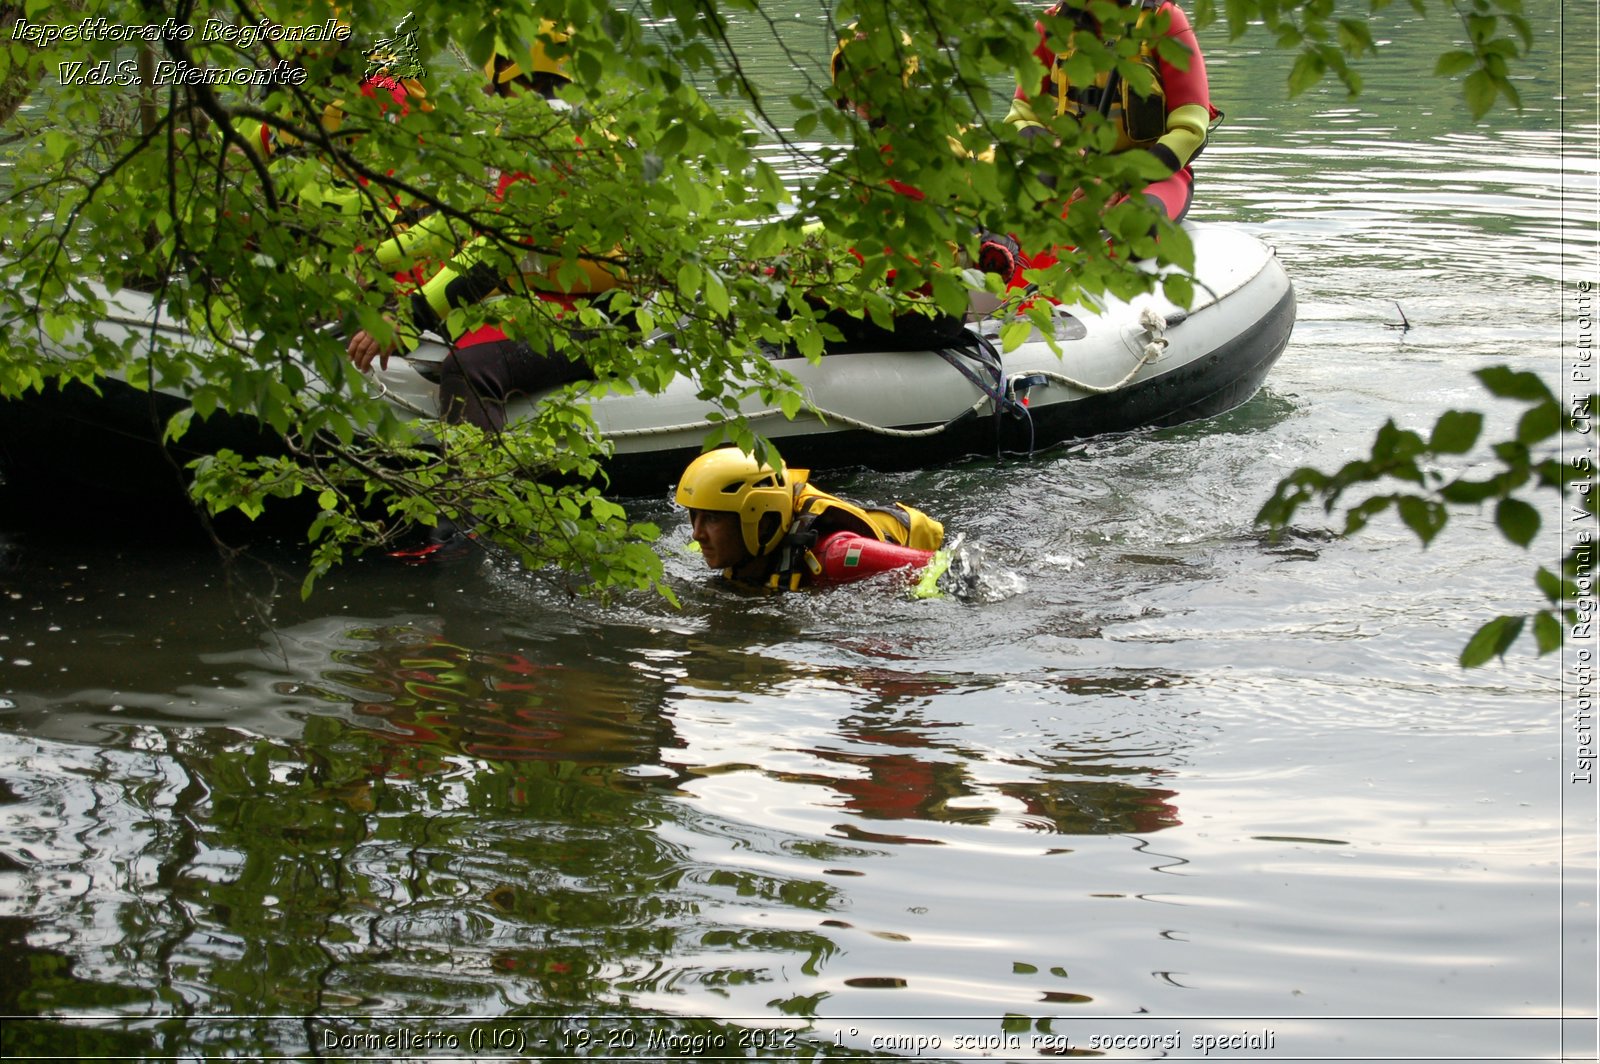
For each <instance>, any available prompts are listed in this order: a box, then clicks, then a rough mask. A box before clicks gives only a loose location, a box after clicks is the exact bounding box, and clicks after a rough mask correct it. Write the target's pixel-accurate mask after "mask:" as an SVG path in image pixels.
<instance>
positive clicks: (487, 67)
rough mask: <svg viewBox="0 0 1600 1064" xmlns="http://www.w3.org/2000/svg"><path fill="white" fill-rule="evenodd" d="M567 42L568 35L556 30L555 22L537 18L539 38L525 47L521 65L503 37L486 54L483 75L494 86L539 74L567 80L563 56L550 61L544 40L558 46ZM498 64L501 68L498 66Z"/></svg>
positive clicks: (565, 63)
mask: <svg viewBox="0 0 1600 1064" xmlns="http://www.w3.org/2000/svg"><path fill="white" fill-rule="evenodd" d="M571 39H572V34H571V33H570V32H566V33H564V32H562V31H560V30H557V29H556V24H555V22H554V21H552V20H551V19H547V18H546V19H540V20H539V36H537V37H535V38H534V39H533V42H532V43H531V44H529V45H528V59H527V62H526V63H524V62H523V61H522V60H521V59H519V58H518V57H517V54H516V52H515V51H513V50H512V48H511V46H510V45H508V44H506V42H505V40H504V39H503V38H501V37H496V38H495V39H494V51H493V52H492V53H490V55H489V61H488V62H487V63H485V64H484V65H483V76H484V77H486V78H488V79H489V80H490V82H492V83H493V84H495V85H504V84H505V83H506V82H508V81H515V80H517V79H518V78H532V77H535V76H537V75H539V74H547V75H549V76H550V77H555V78H560V79H561V80H562V81H571V80H572V75H571V74H568V73H567V60H566V57H564V56H563V57H562V58H561V59H552V58H550V53H549V52H547V51H546V50H545V42H547V41H548V42H549V43H551V44H562V43H564V42H566V41H569V40H571ZM501 62H504V63H505V65H504V66H499V65H498V64H499V63H501Z"/></svg>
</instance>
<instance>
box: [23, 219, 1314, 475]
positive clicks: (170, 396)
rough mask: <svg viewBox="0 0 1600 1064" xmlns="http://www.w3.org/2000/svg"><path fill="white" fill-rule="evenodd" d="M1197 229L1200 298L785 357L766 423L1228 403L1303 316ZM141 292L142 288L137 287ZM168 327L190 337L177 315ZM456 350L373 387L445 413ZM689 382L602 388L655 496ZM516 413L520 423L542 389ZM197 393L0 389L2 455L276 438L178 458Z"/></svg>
mask: <svg viewBox="0 0 1600 1064" xmlns="http://www.w3.org/2000/svg"><path fill="white" fill-rule="evenodd" d="M1186 227H1187V228H1188V230H1189V234H1190V237H1191V239H1192V240H1193V243H1194V250H1195V279H1196V281H1197V284H1196V286H1195V291H1196V301H1195V303H1194V305H1193V306H1192V307H1189V308H1179V307H1176V306H1174V305H1172V304H1171V303H1170V302H1168V301H1167V300H1166V299H1165V298H1164V297H1163V296H1162V295H1160V294H1159V293H1153V294H1150V295H1145V296H1140V297H1137V298H1134V299H1133V300H1130V301H1122V300H1117V299H1107V300H1106V301H1105V302H1104V303H1103V304H1102V305H1099V306H1096V307H1093V308H1087V309H1086V308H1083V307H1073V308H1066V307H1057V308H1055V309H1054V313H1053V321H1052V324H1053V329H1054V340H1055V341H1056V344H1057V345H1058V346H1059V348H1060V351H1061V354H1060V355H1059V356H1058V355H1057V354H1056V352H1055V351H1054V350H1052V348H1051V344H1050V342H1049V339H1047V338H1046V337H1044V336H1042V335H1040V334H1039V333H1038V332H1037V330H1036V331H1035V332H1034V334H1033V336H1032V337H1030V338H1029V339H1028V340H1027V341H1026V342H1024V343H1022V344H1021V345H1020V346H1018V347H1017V348H1015V349H1013V350H1011V351H1008V352H1005V353H1003V354H1001V353H1000V351H999V343H998V334H999V330H1000V328H1001V325H1002V322H1000V321H998V320H994V319H984V320H978V321H975V322H973V323H972V324H970V325H969V326H968V332H969V334H970V338H971V339H970V343H965V344H964V345H962V346H960V347H957V348H955V349H951V350H946V351H938V352H935V351H880V352H865V353H856V354H830V355H827V356H826V357H824V358H822V359H821V360H820V361H819V362H816V363H810V362H807V361H806V360H804V359H798V358H795V359H785V360H783V363H782V365H783V367H784V368H785V369H786V370H788V371H789V372H790V373H792V374H793V375H794V377H795V378H796V379H797V380H798V381H799V382H800V384H801V386H802V388H803V389H804V395H805V399H806V402H807V404H808V405H807V406H806V408H804V409H802V410H801V412H800V413H799V414H797V415H796V416H795V417H794V418H792V419H790V418H787V417H785V416H784V415H783V414H782V412H780V411H778V410H776V409H767V408H763V407H759V406H755V405H751V406H747V407H746V408H745V409H744V413H745V414H746V415H747V416H748V417H749V418H750V419H751V421H752V423H753V424H754V426H755V428H756V430H757V431H759V432H761V433H762V434H764V435H766V436H767V437H769V438H771V439H773V440H774V441H776V442H777V444H778V446H779V448H780V449H781V450H782V452H783V455H784V457H785V460H787V461H789V462H791V463H793V464H795V465H798V466H803V467H806V468H810V469H813V470H826V469H830V468H840V467H847V466H861V465H866V466H869V467H873V468H883V469H904V468H917V467H923V466H928V465H932V464H937V463H940V462H945V461H952V460H956V459H959V458H963V457H967V456H971V455H985V454H987V455H993V454H995V453H997V452H1000V453H1008V454H1022V453H1030V452H1033V451H1038V450H1043V449H1045V448H1048V447H1050V446H1052V445H1055V444H1059V443H1062V442H1064V441H1067V440H1072V439H1079V438H1083V437H1086V436H1093V435H1099V434H1102V433H1109V432H1125V431H1129V430H1132V429H1138V428H1143V427H1151V426H1164V425H1174V424H1178V423H1181V422H1185V421H1192V420H1195V419H1198V418H1205V417H1210V416H1212V415H1215V414H1220V413H1223V412H1224V411H1227V410H1230V409H1232V408H1233V407H1236V406H1238V405H1239V404H1241V403H1243V402H1244V401H1245V400H1247V399H1249V398H1250V397H1251V396H1252V395H1254V394H1255V393H1256V391H1257V390H1258V389H1259V388H1260V386H1261V383H1262V381H1263V380H1264V379H1265V377H1266V375H1267V372H1268V370H1269V369H1270V368H1271V367H1272V364H1273V363H1274V362H1275V361H1276V360H1277V359H1278V357H1279V355H1281V354H1282V353H1283V350H1284V348H1285V347H1286V346H1287V344H1288V342H1289V333H1290V330H1291V329H1292V327H1293V325H1294V317H1295V301H1294V289H1293V286H1292V285H1291V284H1290V282H1289V278H1288V277H1287V275H1286V274H1285V273H1284V270H1283V268H1282V267H1281V265H1280V264H1279V263H1278V261H1277V259H1276V257H1275V256H1274V254H1273V253H1272V251H1271V250H1270V249H1269V248H1268V247H1267V246H1266V245H1264V244H1262V243H1261V242H1260V241H1258V240H1256V239H1255V238H1254V237H1252V236H1250V235H1248V234H1246V233H1244V232H1241V231H1239V230H1237V229H1234V228H1230V227H1227V226H1222V225H1214V224H1205V223H1187V225H1186ZM115 301H116V305H117V306H118V308H119V313H118V314H116V315H114V316H113V317H110V318H108V319H107V321H106V322H105V323H104V324H103V326H102V327H101V328H102V331H104V332H106V333H107V334H109V335H112V336H113V337H116V336H117V334H119V333H120V334H122V335H127V334H130V333H131V334H133V335H135V336H139V337H142V338H143V340H142V342H146V343H148V342H150V339H149V338H150V336H151V335H152V331H151V328H150V324H149V323H150V319H151V317H152V314H153V311H152V309H151V307H150V306H149V302H148V300H147V299H145V298H144V297H142V296H140V295H139V294H138V293H128V292H122V293H118V294H117V295H116V297H115ZM141 301H142V302H141ZM154 334H155V335H156V336H157V337H161V336H163V335H166V336H169V337H170V338H171V339H173V340H174V341H181V340H182V339H185V338H186V337H185V335H184V334H182V333H181V331H180V330H178V329H177V328H176V327H173V328H166V327H161V328H157V329H156V330H155V333H154ZM445 354H446V349H445V348H444V347H443V346H442V345H441V344H437V343H433V344H426V343H425V344H424V345H423V346H422V347H420V348H419V349H418V350H417V351H416V352H415V353H414V354H413V355H412V357H410V358H409V359H391V360H390V363H389V368H388V369H387V370H383V371H381V372H378V373H375V374H374V375H373V378H372V386H373V387H374V388H375V389H377V390H378V391H379V393H380V394H381V395H382V396H383V397H384V398H386V399H387V400H388V401H389V402H391V403H392V404H394V405H395V406H396V407H397V409H398V410H399V411H401V412H402V413H404V414H406V415H409V416H419V415H420V416H423V417H430V416H433V415H434V414H435V413H436V412H437V409H438V403H437V388H436V386H435V385H434V383H433V377H434V375H435V372H434V371H435V370H436V369H437V363H438V362H439V361H440V360H442V359H443V358H444V357H445ZM696 391H697V387H696V385H695V384H694V383H693V382H692V381H689V380H685V379H679V380H675V381H673V382H672V383H671V384H670V385H669V386H668V387H667V388H666V389H665V391H664V392H662V393H660V394H648V393H646V392H643V391H632V392H630V391H629V390H627V389H617V388H610V387H596V388H594V389H593V394H592V395H591V396H590V399H589V402H590V407H591V410H592V411H593V415H594V418H595V421H596V422H597V423H598V425H599V426H600V428H601V429H602V430H603V431H604V432H605V433H606V434H607V435H608V436H609V437H610V438H611V439H612V440H613V441H614V443H615V447H616V454H615V456H614V458H613V459H612V460H611V462H610V463H609V466H608V473H609V475H610V477H611V484H612V490H613V491H614V492H616V493H619V494H647V493H649V494H653V493H655V492H657V491H659V490H661V489H662V488H664V487H666V486H667V485H670V484H672V483H674V482H675V481H676V479H677V476H678V474H679V473H680V472H681V471H682V470H683V468H684V466H685V465H687V464H688V462H689V461H690V460H691V459H692V458H693V457H694V456H695V455H697V454H699V453H700V451H701V449H702V443H703V441H704V439H705V436H706V433H707V431H708V430H709V429H711V428H712V427H713V424H712V422H710V421H708V420H707V414H708V413H709V410H708V409H707V407H706V404H704V403H703V402H701V401H700V400H698V399H697V398H696V395H695V393H696ZM538 398H539V397H538V396H531V397H529V398H528V399H527V400H525V401H524V402H523V403H522V404H521V405H520V407H519V406H514V407H513V409H512V410H511V411H510V413H511V417H512V420H513V421H514V420H515V418H516V417H517V416H519V414H523V413H526V412H527V411H528V410H530V409H531V408H532V405H533V404H534V403H536V402H538ZM185 404H186V399H185V398H184V396H183V395H181V394H178V393H176V392H164V393H159V394H150V393H146V392H143V391H139V390H137V389H134V388H132V387H130V386H128V385H126V384H123V383H120V382H118V381H114V380H109V381H106V382H104V384H103V386H102V388H101V389H100V392H99V393H98V394H96V393H94V392H91V391H90V390H89V389H87V388H82V387H73V388H69V389H66V390H63V391H58V390H55V389H51V390H50V391H48V392H46V393H44V394H42V395H39V394H36V395H30V396H28V397H26V398H25V399H24V400H21V401H16V402H6V403H0V462H4V463H5V468H6V470H7V475H8V477H9V478H10V479H12V480H13V481H20V480H26V479H31V478H34V477H43V478H45V479H46V480H47V481H49V482H52V483H55V484H59V483H60V481H61V480H62V479H71V480H75V481H79V482H81V483H87V484H90V485H93V486H95V487H97V488H100V489H109V490H117V491H120V492H123V493H127V492H129V491H134V492H143V491H147V490H150V488H149V485H150V484H151V482H152V477H154V478H155V482H156V483H158V484H159V485H164V486H167V487H171V486H174V485H176V484H177V483H179V475H178V473H177V469H178V468H179V467H181V465H182V463H183V462H185V461H186V460H188V459H189V458H192V457H195V456H196V455H198V454H202V453H206V452H207V451H211V450H215V449H217V448H221V447H231V448H233V449H234V450H238V451H241V452H245V453H253V452H262V451H268V450H272V449H274V448H275V446H276V441H275V440H274V439H273V438H272V436H271V434H270V433H269V432H268V431H266V430H265V429H264V427H262V426H260V425H258V424H256V423H255V422H253V421H250V420H249V419H245V418H239V417H213V418H210V419H207V420H205V421H204V422H202V421H199V420H196V421H195V423H194V424H193V426H192V427H191V428H190V430H189V433H188V434H187V435H186V436H185V437H184V439H183V441H182V447H181V449H178V450H176V453H174V454H172V455H170V456H168V455H165V454H163V453H162V451H161V449H160V447H159V446H158V444H157V442H156V441H158V440H159V438H160V426H161V425H162V424H163V423H164V421H165V418H166V417H167V416H169V415H170V414H171V413H172V412H174V411H176V410H178V409H180V408H182V407H183V406H184V405H185Z"/></svg>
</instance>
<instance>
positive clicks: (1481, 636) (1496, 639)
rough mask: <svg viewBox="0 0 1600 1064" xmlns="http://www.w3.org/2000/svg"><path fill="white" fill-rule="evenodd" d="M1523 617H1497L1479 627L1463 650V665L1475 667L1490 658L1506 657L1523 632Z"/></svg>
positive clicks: (1470, 667) (1463, 666)
mask: <svg viewBox="0 0 1600 1064" xmlns="http://www.w3.org/2000/svg"><path fill="white" fill-rule="evenodd" d="M1522 625H1523V618H1521V617H1496V618H1495V619H1494V620H1492V621H1490V622H1489V623H1488V624H1486V625H1484V626H1483V627H1482V628H1479V629H1478V630H1477V632H1475V633H1474V634H1473V636H1472V638H1471V639H1469V640H1467V645H1466V647H1465V648H1463V649H1462V651H1461V658H1460V661H1461V667H1462V668H1463V669H1475V668H1477V667H1478V666H1480V665H1482V664H1484V663H1485V662H1487V661H1488V660H1489V659H1490V658H1503V657H1505V653H1506V650H1507V649H1508V648H1509V647H1510V646H1511V644H1512V643H1515V642H1516V641H1517V636H1518V635H1520V634H1521V633H1522Z"/></svg>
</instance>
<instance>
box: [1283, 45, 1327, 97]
mask: <svg viewBox="0 0 1600 1064" xmlns="http://www.w3.org/2000/svg"><path fill="white" fill-rule="evenodd" d="M1327 70H1328V65H1327V63H1325V62H1324V61H1323V59H1322V56H1320V55H1318V54H1317V53H1316V52H1301V53H1300V57H1299V58H1298V59H1296V60H1295V61H1294V68H1293V69H1292V70H1290V71H1289V95H1290V96H1299V95H1300V94H1301V93H1302V92H1305V91H1306V90H1307V89H1309V88H1310V87H1311V86H1313V85H1315V84H1316V83H1317V82H1319V81H1321V80H1322V75H1323V74H1325V73H1327Z"/></svg>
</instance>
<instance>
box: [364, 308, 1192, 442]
mask: <svg viewBox="0 0 1600 1064" xmlns="http://www.w3.org/2000/svg"><path fill="white" fill-rule="evenodd" d="M1139 324H1140V325H1142V326H1144V328H1145V332H1146V333H1147V334H1148V335H1149V337H1150V339H1149V340H1148V342H1146V344H1145V345H1144V350H1143V351H1142V352H1141V353H1140V355H1139V358H1138V360H1137V361H1136V362H1135V363H1134V365H1133V368H1132V369H1130V370H1129V371H1128V372H1127V374H1126V375H1125V376H1124V377H1123V378H1122V379H1121V380H1119V381H1117V382H1116V383H1115V384H1110V385H1104V386H1101V385H1095V384H1089V383H1087V382H1086V381H1080V380H1077V379H1076V378H1073V377H1068V376H1067V375H1065V374H1063V373H1052V372H1050V371H1049V370H1035V371H1033V372H1032V373H1014V374H1012V375H1011V376H1010V377H1007V376H1005V374H1004V368H1003V365H1002V362H1001V355H1000V352H999V351H998V350H997V349H996V348H995V346H994V343H993V342H992V341H990V340H989V338H988V337H986V336H982V335H978V334H974V336H973V343H972V344H971V345H970V346H967V345H964V346H962V347H957V348H949V349H943V348H941V349H939V351H938V352H937V353H938V355H939V356H940V357H941V358H943V359H944V360H945V361H946V362H948V363H950V365H951V366H953V367H955V368H956V369H957V370H958V371H959V372H960V373H961V374H962V376H964V377H966V378H967V380H969V381H970V382H971V383H972V384H973V385H974V386H975V387H976V388H977V389H978V391H979V392H980V393H981V394H980V395H979V396H978V399H977V400H976V401H975V402H974V403H973V404H972V405H971V406H969V407H967V408H966V409H964V410H962V411H961V412H960V413H959V414H957V415H955V416H954V417H952V418H950V419H949V420H948V421H945V422H943V423H942V424H938V425H930V426H929V427H927V428H921V429H895V428H890V427H888V426H887V425H877V424H874V423H872V422H870V421H863V420H862V419H860V418H856V417H851V416H850V415H849V414H842V413H840V412H839V411H837V410H829V409H827V408H825V407H820V406H815V405H808V406H807V407H806V411H807V412H809V413H811V414H813V415H815V417H816V418H817V420H819V421H821V422H823V423H828V422H835V423H838V424H840V425H847V426H849V427H850V428H854V429H860V430H862V431H863V432H870V433H873V434H874V435H878V436H889V437H892V438H895V439H904V440H916V439H926V438H928V437H930V436H937V435H938V434H939V433H941V432H945V431H947V430H948V429H950V428H952V427H953V426H955V425H956V424H958V423H959V422H962V421H965V420H966V419H967V418H969V417H973V416H974V415H976V414H977V413H978V412H979V411H981V410H982V409H983V407H984V405H985V404H986V403H992V404H993V406H994V414H995V436H996V439H995V446H996V448H998V447H999V445H1000V440H999V422H1000V416H1001V415H1002V414H1005V413H1010V414H1012V415H1013V416H1014V417H1019V418H1022V419H1023V420H1024V421H1025V422H1026V423H1027V426H1028V453H1029V454H1032V453H1033V449H1034V431H1033V415H1032V412H1031V411H1030V410H1029V409H1028V405H1027V403H1026V402H1025V401H1024V400H1023V399H1019V398H1018V396H1017V384H1018V382H1021V381H1027V382H1029V383H1030V384H1039V383H1043V382H1045V381H1049V382H1050V383H1052V384H1062V385H1065V386H1066V387H1068V388H1075V389H1077V390H1078V391H1081V392H1087V393H1089V394H1092V395H1108V394H1110V393H1111V392H1115V391H1120V390H1121V389H1122V388H1124V387H1126V386H1127V384H1128V382H1130V381H1131V380H1133V378H1134V377H1135V376H1137V375H1138V373H1139V371H1140V370H1141V369H1143V368H1144V367H1145V366H1147V365H1148V364H1150V363H1151V362H1154V361H1155V360H1156V359H1158V358H1160V357H1161V354H1162V352H1163V351H1165V350H1166V348H1167V343H1168V341H1167V338H1166V336H1165V335H1164V333H1165V330H1166V324H1167V323H1166V320H1165V319H1164V318H1162V316H1161V315H1160V314H1158V313H1156V312H1155V311H1154V310H1153V309H1151V308H1149V307H1146V308H1145V309H1144V311H1143V312H1142V313H1141V314H1140V315H1139ZM961 355H966V356H967V357H970V358H972V359H973V360H974V361H976V362H978V363H979V364H980V365H982V366H983V367H984V368H986V369H988V370H990V371H991V372H992V373H993V374H994V376H995V383H993V384H991V383H989V382H988V381H985V380H984V379H983V378H982V377H981V376H980V375H979V374H978V373H977V372H975V371H974V370H973V369H972V368H971V367H969V366H967V365H966V364H965V363H964V362H963V361H961V360H960V358H959V356H961ZM372 383H373V384H375V385H376V386H377V389H378V398H380V399H386V400H388V401H389V402H390V403H393V404H394V405H396V406H398V407H400V408H402V409H404V410H406V411H409V412H410V413H413V414H416V415H417V416H419V417H436V416H437V414H436V413H435V412H434V411H430V410H424V409H423V408H422V407H420V406H418V405H417V404H415V403H413V402H411V401H410V400H408V399H406V398H405V397H404V396H402V395H398V394H396V393H395V392H393V391H391V390H390V389H389V388H388V386H386V385H385V384H384V383H383V381H381V380H379V379H378V378H377V377H373V378H372ZM778 416H786V415H784V412H783V411H782V410H779V409H777V408H768V409H766V410H757V411H754V412H752V413H749V414H745V415H744V417H745V420H747V421H759V420H761V419H763V418H769V417H778ZM723 424H725V422H722V421H712V420H710V419H709V418H702V419H700V420H698V421H685V422H681V423H679V424H676V425H652V426H650V427H648V428H636V429H611V430H609V431H607V432H605V436H606V437H607V438H609V439H613V440H628V439H646V438H649V437H651V436H670V435H672V434H674V433H680V432H704V431H705V430H707V429H711V428H717V427H719V426H721V425H723Z"/></svg>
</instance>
